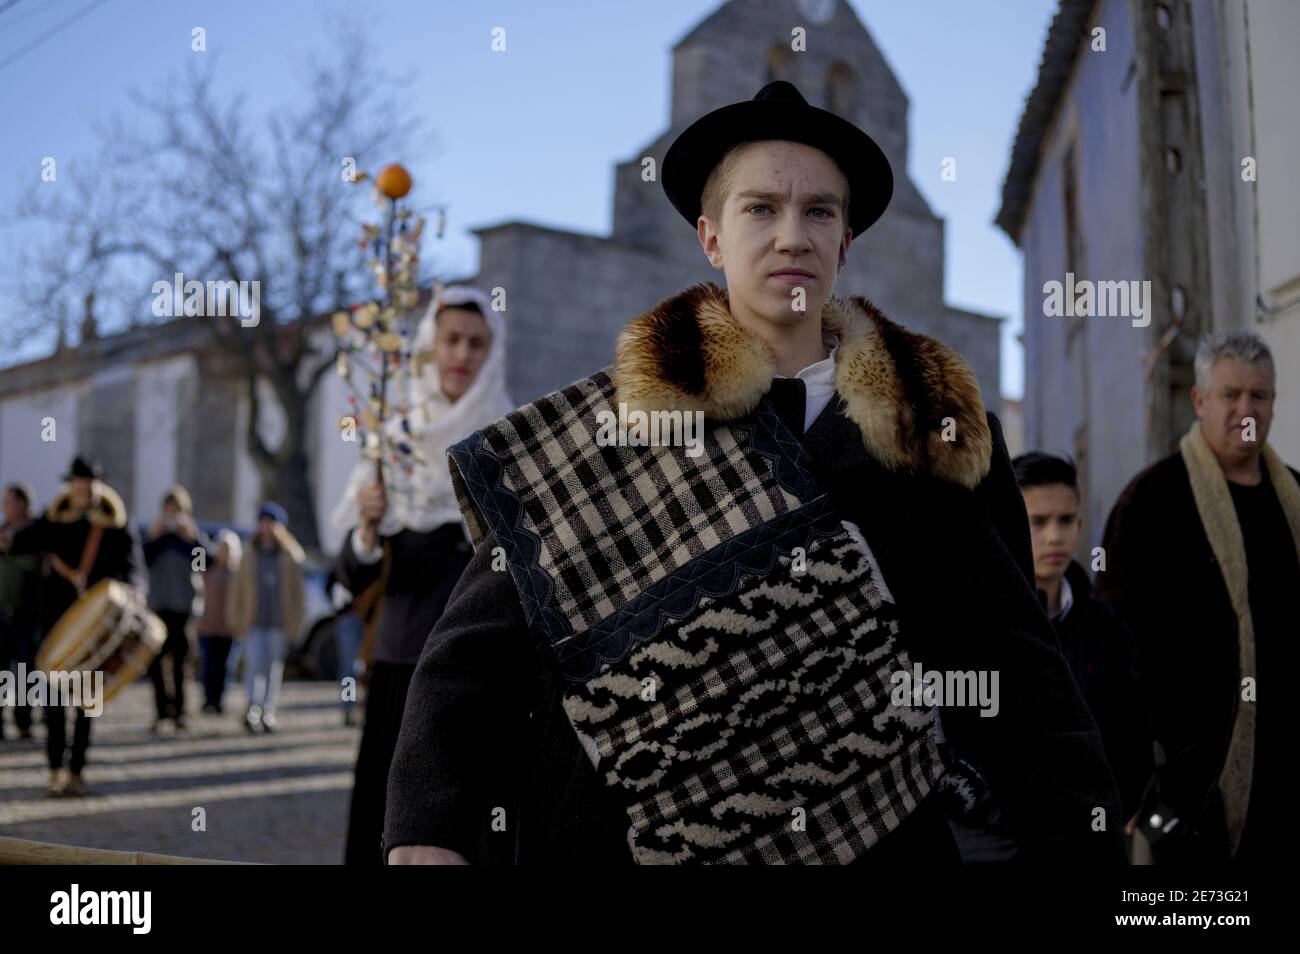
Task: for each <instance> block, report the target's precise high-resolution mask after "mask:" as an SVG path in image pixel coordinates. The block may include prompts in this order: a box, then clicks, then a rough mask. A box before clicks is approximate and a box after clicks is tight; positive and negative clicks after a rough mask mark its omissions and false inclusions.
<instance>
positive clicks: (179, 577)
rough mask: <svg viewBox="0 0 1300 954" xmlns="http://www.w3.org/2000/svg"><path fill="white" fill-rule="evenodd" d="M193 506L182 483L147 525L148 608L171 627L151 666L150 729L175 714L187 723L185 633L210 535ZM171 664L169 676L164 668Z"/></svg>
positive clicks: (178, 724) (177, 719)
mask: <svg viewBox="0 0 1300 954" xmlns="http://www.w3.org/2000/svg"><path fill="white" fill-rule="evenodd" d="M193 510H194V508H193V505H192V504H191V502H190V495H189V492H188V491H186V489H185V488H184V487H182V486H180V485H179V484H177V485H176V486H174V487H172V488H171V489H170V490H168V491H167V493H166V495H165V496H164V497H163V500H162V513H161V514H160V515H159V516H158V518H157V519H156V520H154V522H153V525H152V526H150V527H149V532H148V534H147V535H146V537H145V541H144V560H145V563H146V564H148V566H149V608H150V609H151V610H153V611H154V612H155V613H157V614H158V618H159V619H161V620H162V621H163V623H164V624H165V625H166V627H167V641H166V642H165V643H164V644H163V648H162V651H161V652H159V653H158V655H157V656H156V657H154V660H153V662H152V663H151V664H150V666H149V678H150V679H151V680H152V681H153V693H154V708H155V715H154V721H153V729H152V731H154V732H157V731H158V729H159V727H160V726H161V724H162V723H163V722H165V721H166V720H168V719H171V720H172V721H173V722H174V724H175V726H176V728H177V729H184V728H185V727H186V726H185V657H186V656H188V655H189V651H190V641H189V636H188V634H187V633H186V628H187V627H188V626H189V623H190V618H191V617H192V616H193V615H194V609H195V599H196V597H197V587H196V585H195V584H196V582H197V575H196V571H195V569H194V566H195V564H194V560H195V556H196V551H200V552H202V551H204V550H205V544H206V543H207V539H206V537H205V536H204V535H203V533H202V531H200V530H199V528H198V525H197V524H196V523H195V522H194V518H193V516H192V514H193ZM168 665H170V669H171V679H170V681H169V680H168V678H167V674H166V673H165V672H164V668H165V667H167V666H168Z"/></svg>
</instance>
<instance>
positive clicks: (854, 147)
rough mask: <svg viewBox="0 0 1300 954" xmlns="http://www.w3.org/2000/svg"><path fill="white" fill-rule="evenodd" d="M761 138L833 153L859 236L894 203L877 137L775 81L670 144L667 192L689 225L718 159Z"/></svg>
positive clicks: (698, 210)
mask: <svg viewBox="0 0 1300 954" xmlns="http://www.w3.org/2000/svg"><path fill="white" fill-rule="evenodd" d="M761 139H786V140H789V141H791V142H801V143H804V144H805V145H808V146H813V147H814V148H816V149H820V150H821V151H822V152H824V153H826V154H827V155H828V156H830V157H831V158H832V159H834V160H835V163H836V165H838V166H839V167H840V170H841V171H842V172H843V173H844V176H845V178H847V179H848V181H849V228H850V229H852V231H853V235H854V237H856V236H858V235H859V234H861V233H862V232H865V231H866V230H867V229H868V228H869V227H870V226H871V225H872V223H874V222H875V221H876V220H877V219H878V218H880V216H881V215H882V214H883V213H884V211H885V207H886V206H888V205H889V200H890V198H891V197H892V196H893V194H894V173H893V170H892V169H891V168H890V166H889V160H888V159H886V158H885V154H884V153H883V152H881V150H880V147H879V146H877V145H876V142H875V140H873V139H872V138H871V137H870V136H868V135H867V134H866V133H864V132H863V131H862V130H861V129H859V128H858V127H857V126H855V125H853V124H852V123H851V122H849V121H848V120H846V119H841V118H840V117H839V116H836V115H835V114H834V113H832V112H828V111H827V110H824V109H818V108H817V107H816V106H810V105H809V104H808V101H807V100H806V99H804V98H803V96H802V95H800V93H799V90H797V89H795V87H794V84H792V83H787V82H786V81H785V80H777V81H776V82H774V83H768V84H767V85H766V86H764V87H763V88H762V89H760V90H759V91H758V93H757V94H756V95H755V96H754V98H753V99H751V100H747V101H746V102H743V103H732V104H731V105H730V106H723V107H722V108H721V109H715V110H714V111H713V112H711V113H708V114H707V115H705V116H702V117H701V118H700V119H697V120H696V121H695V122H694V123H692V124H691V125H690V126H689V127H687V129H686V131H685V132H683V133H682V134H681V135H680V136H678V137H677V139H676V141H675V142H673V144H672V145H671V146H669V147H668V152H667V153H666V154H665V155H664V162H663V174H662V178H663V186H664V191H665V192H667V193H668V199H669V201H670V202H672V204H673V206H674V207H675V208H676V209H677V211H678V212H680V213H681V214H682V217H683V218H684V219H686V221H687V222H689V223H690V224H691V228H694V227H695V225H696V223H697V222H698V221H699V218H700V214H701V196H702V194H703V192H704V184H705V182H707V181H708V178H709V174H710V173H711V172H712V171H713V168H714V166H716V165H717V164H718V161H719V160H720V159H721V158H722V157H723V156H724V155H725V154H726V152H727V150H728V149H730V148H731V147H732V146H735V145H738V144H739V143H742V142H753V141H756V140H761Z"/></svg>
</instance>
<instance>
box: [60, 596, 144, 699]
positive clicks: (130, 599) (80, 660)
mask: <svg viewBox="0 0 1300 954" xmlns="http://www.w3.org/2000/svg"><path fill="white" fill-rule="evenodd" d="M166 641H167V627H166V626H165V625H164V624H163V621H162V620H160V619H159V618H158V617H157V616H155V615H154V614H153V612H151V611H150V610H149V608H148V607H147V606H146V605H145V601H144V597H143V596H142V595H141V593H140V591H139V590H137V589H135V588H134V587H132V586H128V585H127V584H125V583H121V582H119V581H117V580H100V581H99V582H98V583H96V584H95V585H94V586H92V587H91V588H90V589H88V590H86V592H85V593H83V594H82V595H81V598H80V599H78V600H77V602H75V603H73V604H72V605H71V606H69V607H68V609H67V611H66V612H65V613H64V614H63V615H62V616H60V617H59V621H58V622H57V623H55V624H54V628H53V629H52V630H50V632H49V634H48V635H47V636H46V637H45V639H43V640H42V641H41V648H40V651H39V652H38V653H37V654H36V666H37V668H39V669H42V670H44V671H46V672H60V671H62V672H94V671H96V670H102V671H103V673H104V701H105V702H107V701H108V700H109V699H112V698H113V696H114V695H116V694H117V693H118V691H119V690H120V689H121V688H122V687H123V686H127V685H130V684H131V683H132V682H135V680H137V679H139V678H140V677H141V676H142V675H144V674H145V673H146V672H147V671H148V669H149V664H150V663H152V662H153V660H154V657H155V656H157V655H158V653H159V652H160V651H161V650H162V647H163V643H164V642H166Z"/></svg>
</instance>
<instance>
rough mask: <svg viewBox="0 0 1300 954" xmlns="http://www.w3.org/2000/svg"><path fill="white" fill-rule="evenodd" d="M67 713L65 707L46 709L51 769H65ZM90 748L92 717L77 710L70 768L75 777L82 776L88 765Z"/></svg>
mask: <svg viewBox="0 0 1300 954" xmlns="http://www.w3.org/2000/svg"><path fill="white" fill-rule="evenodd" d="M66 718H67V715H66V711H65V710H64V708H63V706H46V707H45V728H46V730H47V732H48V737H47V739H46V753H47V754H48V755H49V758H50V768H51V769H59V768H63V756H64V754H65V752H64V750H65V749H66V748H67V723H66V721H65V720H66ZM89 748H90V716H88V715H86V710H85V709H78V710H77V723H76V725H75V726H74V728H73V730H72V761H71V762H70V763H69V765H68V768H69V770H70V771H71V772H72V774H73V775H80V774H81V770H82V769H83V768H84V767H85V765H86V750H87V749H89Z"/></svg>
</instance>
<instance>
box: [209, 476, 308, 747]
mask: <svg viewBox="0 0 1300 954" xmlns="http://www.w3.org/2000/svg"><path fill="white" fill-rule="evenodd" d="M287 521H288V516H287V515H286V514H285V511H284V508H283V507H281V506H280V505H279V504H277V503H273V502H271V501H268V502H267V503H264V504H263V505H262V509H261V510H260V511H259V512H258V516H257V535H256V536H255V537H254V538H253V542H252V543H251V544H250V545H249V548H248V553H246V554H245V555H244V559H243V562H242V563H240V566H239V569H238V571H237V572H236V573H235V578H234V585H233V586H232V587H231V588H230V594H229V597H228V603H227V607H226V620H227V622H228V624H229V626H230V629H231V632H232V633H233V634H234V635H235V636H236V637H242V638H243V640H244V647H243V663H244V687H245V689H246V691H247V693H248V708H247V709H246V710H245V712H244V725H245V728H247V729H248V731H249V732H254V733H256V732H274V731H275V730H276V719H275V709H276V701H277V699H278V698H279V695H280V680H281V678H282V677H283V676H284V657H285V653H286V651H287V647H288V639H289V638H290V637H297V635H298V630H299V628H300V627H301V626H302V618H303V583H302V561H303V552H302V547H301V546H300V545H299V543H298V541H297V540H296V539H294V537H293V534H291V533H290V532H289V528H288V527H287V526H286V523H287Z"/></svg>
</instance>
